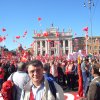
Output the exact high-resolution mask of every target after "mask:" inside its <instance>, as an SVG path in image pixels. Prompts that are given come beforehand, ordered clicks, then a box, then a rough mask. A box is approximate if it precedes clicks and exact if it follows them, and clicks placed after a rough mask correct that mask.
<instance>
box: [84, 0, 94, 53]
mask: <svg viewBox="0 0 100 100" xmlns="http://www.w3.org/2000/svg"><path fill="white" fill-rule="evenodd" d="M86 4H87V5H86ZM86 6H88V8H89V14H90V33H91V53H93V48H92V47H93V44H92V37H93V34H92V7H93V6H94V2H93V0H88V1H87V3H86V2H84V7H86Z"/></svg>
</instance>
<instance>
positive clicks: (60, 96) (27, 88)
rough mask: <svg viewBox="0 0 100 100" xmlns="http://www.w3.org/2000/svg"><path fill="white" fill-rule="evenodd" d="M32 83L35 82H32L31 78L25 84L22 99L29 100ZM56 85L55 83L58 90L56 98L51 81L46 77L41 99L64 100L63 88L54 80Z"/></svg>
mask: <svg viewBox="0 0 100 100" xmlns="http://www.w3.org/2000/svg"><path fill="white" fill-rule="evenodd" d="M32 85H33V84H32V81H31V80H30V81H29V82H28V83H27V84H26V85H25V87H24V89H23V90H22V94H21V99H20V100H29V98H30V90H31V88H32ZM54 85H55V87H56V90H57V92H56V99H55V97H54V96H53V94H52V93H51V91H50V88H49V83H48V81H47V79H44V93H43V96H42V98H41V100H64V93H63V90H62V88H61V87H60V86H59V85H58V84H57V83H55V82H54Z"/></svg>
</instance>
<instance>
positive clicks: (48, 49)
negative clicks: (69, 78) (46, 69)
mask: <svg viewBox="0 0 100 100" xmlns="http://www.w3.org/2000/svg"><path fill="white" fill-rule="evenodd" d="M47 47H48V55H50V54H51V53H50V42H48V45H47Z"/></svg>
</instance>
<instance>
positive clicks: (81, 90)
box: [78, 57, 83, 97]
mask: <svg viewBox="0 0 100 100" xmlns="http://www.w3.org/2000/svg"><path fill="white" fill-rule="evenodd" d="M78 76H79V79H78V84H79V85H78V94H79V96H80V97H83V79H82V71H81V60H80V57H78Z"/></svg>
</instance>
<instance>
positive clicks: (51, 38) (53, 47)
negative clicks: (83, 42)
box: [33, 26, 72, 56]
mask: <svg viewBox="0 0 100 100" xmlns="http://www.w3.org/2000/svg"><path fill="white" fill-rule="evenodd" d="M33 38H34V45H33V49H34V56H37V55H43V56H45V55H49V56H51V55H54V56H60V55H61V56H63V55H68V54H69V53H72V30H71V29H69V30H68V32H64V30H63V32H59V30H58V28H55V27H53V26H51V27H50V28H49V29H46V31H45V32H40V33H38V32H35V33H34V36H33Z"/></svg>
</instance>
